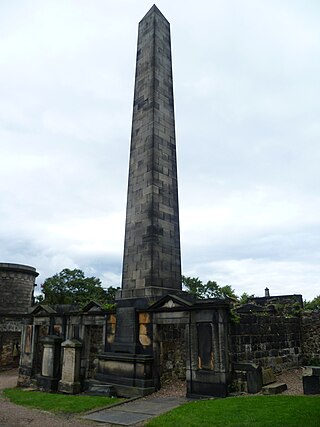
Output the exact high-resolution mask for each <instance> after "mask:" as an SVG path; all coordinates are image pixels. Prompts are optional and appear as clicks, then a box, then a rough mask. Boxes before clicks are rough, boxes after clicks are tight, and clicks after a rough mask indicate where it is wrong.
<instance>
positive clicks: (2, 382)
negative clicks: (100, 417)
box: [0, 368, 303, 427]
mask: <svg viewBox="0 0 320 427" xmlns="http://www.w3.org/2000/svg"><path fill="white" fill-rule="evenodd" d="M301 376H302V369H301V368H300V369H292V370H290V371H286V372H283V373H282V374H281V375H279V376H278V377H277V381H279V382H285V383H286V384H287V386H288V390H287V391H285V392H284V393H283V394H289V395H298V394H303V388H302V379H301ZM16 383H17V370H11V371H5V372H0V427H26V426H32V427H43V426H45V427H94V426H102V425H103V426H108V424H101V423H98V424H97V423H95V422H89V421H84V420H81V419H79V418H77V417H66V416H58V415H53V414H50V413H48V412H45V411H39V410H37V409H28V408H24V407H23V406H18V405H15V404H13V403H10V402H9V400H8V399H6V398H5V397H4V395H3V394H2V393H1V390H3V389H5V388H11V387H15V386H16ZM185 392H186V384H185V382H184V381H176V382H174V383H168V384H166V385H165V387H163V388H162V389H161V390H160V391H159V392H157V396H161V397H166V396H175V397H178V396H185Z"/></svg>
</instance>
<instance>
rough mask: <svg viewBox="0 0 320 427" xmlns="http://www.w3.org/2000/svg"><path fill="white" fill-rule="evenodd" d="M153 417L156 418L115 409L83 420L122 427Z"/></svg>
mask: <svg viewBox="0 0 320 427" xmlns="http://www.w3.org/2000/svg"><path fill="white" fill-rule="evenodd" d="M152 417H154V415H147V414H137V413H134V412H127V411H115V410H113V409H110V410H107V409H106V410H105V411H100V412H94V413H93V414H90V415H87V416H85V417H82V418H85V419H87V420H91V421H98V422H100V423H111V424H119V425H121V426H131V425H133V424H136V423H139V422H141V421H146V420H148V419H149V418H152Z"/></svg>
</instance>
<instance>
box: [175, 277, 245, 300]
mask: <svg viewBox="0 0 320 427" xmlns="http://www.w3.org/2000/svg"><path fill="white" fill-rule="evenodd" d="M182 285H183V287H184V288H185V289H186V291H187V292H189V293H190V294H192V295H194V296H195V297H196V298H199V299H204V298H232V299H237V295H236V294H235V292H234V290H233V289H232V288H231V286H230V285H225V286H219V285H218V284H217V282H214V281H211V280H209V281H208V282H207V283H206V284H203V283H202V281H201V280H200V279H199V277H186V276H182Z"/></svg>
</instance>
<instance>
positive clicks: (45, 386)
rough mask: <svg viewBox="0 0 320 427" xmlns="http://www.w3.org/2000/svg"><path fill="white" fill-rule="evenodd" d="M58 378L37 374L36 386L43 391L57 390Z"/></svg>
mask: <svg viewBox="0 0 320 427" xmlns="http://www.w3.org/2000/svg"><path fill="white" fill-rule="evenodd" d="M58 384H59V379H58V378H54V377H44V376H42V375H38V376H37V387H39V388H40V389H41V390H44V391H57V390H58Z"/></svg>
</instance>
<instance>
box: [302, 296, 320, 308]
mask: <svg viewBox="0 0 320 427" xmlns="http://www.w3.org/2000/svg"><path fill="white" fill-rule="evenodd" d="M304 308H305V309H307V310H320V295H318V296H316V297H315V298H313V300H311V301H305V302H304Z"/></svg>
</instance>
